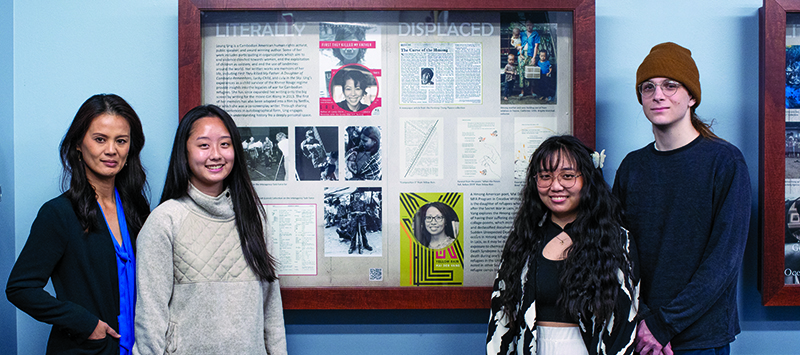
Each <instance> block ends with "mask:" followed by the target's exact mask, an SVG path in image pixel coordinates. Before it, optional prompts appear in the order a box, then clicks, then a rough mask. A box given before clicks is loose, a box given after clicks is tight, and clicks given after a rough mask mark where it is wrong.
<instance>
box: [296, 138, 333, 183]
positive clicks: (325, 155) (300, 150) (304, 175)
mask: <svg viewBox="0 0 800 355" xmlns="http://www.w3.org/2000/svg"><path fill="white" fill-rule="evenodd" d="M338 129H339V128H338V127H308V126H303V127H295V147H294V151H295V164H296V167H297V180H298V181H319V180H327V181H338V180H339V151H338V150H337V147H338V146H339V136H338V134H337V131H338Z"/></svg>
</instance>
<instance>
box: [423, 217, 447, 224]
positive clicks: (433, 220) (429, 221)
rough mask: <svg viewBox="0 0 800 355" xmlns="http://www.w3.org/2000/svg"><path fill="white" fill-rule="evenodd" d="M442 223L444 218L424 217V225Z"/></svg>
mask: <svg viewBox="0 0 800 355" xmlns="http://www.w3.org/2000/svg"><path fill="white" fill-rule="evenodd" d="M442 221H444V216H428V217H425V223H431V222H436V223H442Z"/></svg>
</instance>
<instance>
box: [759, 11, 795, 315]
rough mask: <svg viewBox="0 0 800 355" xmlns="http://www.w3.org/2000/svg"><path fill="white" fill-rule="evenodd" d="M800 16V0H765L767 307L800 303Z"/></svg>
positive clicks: (762, 172)
mask: <svg viewBox="0 0 800 355" xmlns="http://www.w3.org/2000/svg"><path fill="white" fill-rule="evenodd" d="M792 12H800V1H798V0H764V6H763V7H762V8H761V10H760V20H761V29H760V37H761V38H760V39H761V40H760V51H759V63H760V72H761V76H760V79H759V93H760V94H759V95H760V102H759V106H760V107H759V111H760V115H759V116H760V117H759V119H760V121H759V130H760V135H759V148H760V150H761V159H760V160H759V164H758V170H759V183H758V197H759V206H761V208H760V210H759V231H760V239H761V240H760V244H759V248H760V253H759V256H760V258H761V260H760V265H759V268H760V270H759V272H760V275H759V276H760V278H759V287H760V290H761V303H762V304H764V305H765V306H796V305H800V285H787V284H785V281H784V275H783V272H784V268H785V254H784V253H785V252H784V234H785V225H786V212H785V207H784V200H785V174H786V172H785V168H786V166H785V160H784V151H785V146H784V144H783V143H782V142H783V138H784V137H785V132H786V110H785V88H786V74H785V70H786V14H787V13H792Z"/></svg>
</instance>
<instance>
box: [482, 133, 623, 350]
mask: <svg viewBox="0 0 800 355" xmlns="http://www.w3.org/2000/svg"><path fill="white" fill-rule="evenodd" d="M602 158H603V157H601V154H599V153H597V152H592V150H591V149H589V148H588V147H586V146H585V145H584V144H583V143H581V142H580V141H579V140H578V139H577V138H575V137H572V136H556V137H551V138H549V139H547V140H546V141H544V142H543V143H542V145H540V146H539V148H538V149H536V151H535V152H534V154H533V157H532V159H531V163H530V166H529V167H528V173H527V177H526V183H525V187H523V189H522V192H521V203H520V209H519V211H518V212H517V215H516V218H515V219H514V225H513V229H512V230H511V232H510V234H509V237H508V240H507V241H506V244H505V248H504V250H503V255H502V260H501V263H500V270H499V271H498V275H497V279H496V280H495V283H494V292H492V313H491V318H490V320H489V329H488V334H487V336H486V343H487V345H486V353H487V354H540V355H559V354H570V355H575V354H592V355H594V354H631V353H633V349H634V347H633V341H634V339H635V331H636V322H635V317H636V310H637V306H638V287H639V281H638V277H637V274H638V272H637V271H636V269H635V263H634V260H632V259H631V258H632V257H635V256H636V255H637V253H636V251H635V249H634V245H633V244H632V240H631V239H630V238H628V233H627V231H626V230H625V229H624V228H622V226H621V224H620V223H621V215H620V208H619V202H618V201H617V200H616V198H614V196H612V195H611V191H610V189H609V187H608V185H607V184H606V182H605V181H604V180H603V174H602V171H601V170H600V168H602Z"/></svg>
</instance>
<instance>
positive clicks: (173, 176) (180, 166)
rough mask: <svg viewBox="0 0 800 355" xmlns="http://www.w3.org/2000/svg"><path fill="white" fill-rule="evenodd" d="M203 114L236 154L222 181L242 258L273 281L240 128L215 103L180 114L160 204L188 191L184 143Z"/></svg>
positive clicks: (261, 213) (261, 209)
mask: <svg viewBox="0 0 800 355" xmlns="http://www.w3.org/2000/svg"><path fill="white" fill-rule="evenodd" d="M205 117H216V118H219V119H220V120H221V121H222V123H223V124H224V125H225V128H226V129H227V130H228V132H229V133H230V135H231V139H232V141H233V151H234V155H235V157H234V163H233V168H232V170H231V173H230V174H229V175H228V177H226V178H225V180H224V181H223V184H224V186H225V187H228V188H230V192H231V200H232V202H233V212H234V213H235V215H236V229H237V231H238V232H239V240H240V242H241V244H242V253H243V254H244V258H245V260H247V265H249V266H250V268H251V269H252V270H253V273H255V274H256V275H257V276H258V277H259V278H260V279H262V280H266V281H269V282H272V281H275V280H277V278H278V274H277V273H276V271H275V259H274V258H273V257H272V255H270V253H269V251H268V250H267V243H266V240H265V239H264V227H263V224H262V223H263V221H265V218H266V213H265V212H264V207H263V206H262V205H261V202H260V201H259V199H258V194H256V191H255V189H253V184H252V183H251V182H250V175H248V173H247V160H246V158H245V155H244V149H243V148H242V145H241V144H240V143H241V141H242V139H241V136H240V135H239V129H238V128H237V127H236V123H234V122H233V118H231V116H230V115H229V114H228V113H227V112H225V110H223V109H221V108H219V107H217V106H214V105H201V106H197V107H195V108H193V109H191V110H189V112H187V113H186V115H184V116H183V118H182V119H181V122H180V124H179V125H178V131H177V132H175V141H174V142H173V143H172V154H171V156H170V158H169V168H168V169H167V181H166V182H165V183H164V191H163V192H162V193H161V202H160V203H164V202H165V201H167V200H170V199H177V198H180V197H183V196H186V195H187V194H188V190H189V178H190V177H191V176H192V172H191V170H190V168H189V161H188V157H189V155H188V154H189V153H188V150H187V149H186V142H187V141H188V140H189V136H190V135H191V133H192V129H193V128H194V123H195V122H197V120H199V119H201V118H205ZM237 142H238V143H237Z"/></svg>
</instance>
